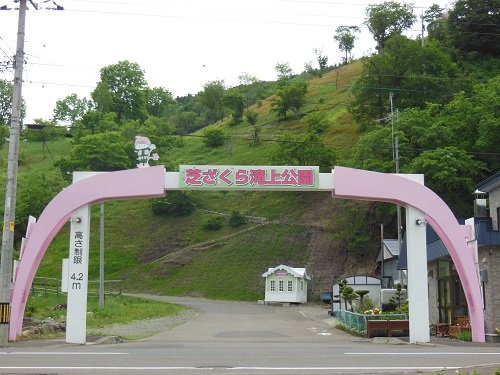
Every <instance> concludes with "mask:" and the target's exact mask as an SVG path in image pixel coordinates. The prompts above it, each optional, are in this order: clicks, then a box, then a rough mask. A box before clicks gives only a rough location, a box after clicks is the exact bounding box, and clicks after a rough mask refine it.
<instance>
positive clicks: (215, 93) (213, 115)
mask: <svg viewBox="0 0 500 375" xmlns="http://www.w3.org/2000/svg"><path fill="white" fill-rule="evenodd" d="M225 90H226V89H225V87H224V81H212V82H208V83H206V84H205V85H204V86H203V91H202V92H201V93H200V94H199V100H200V103H201V104H202V105H203V106H205V107H206V108H207V109H208V120H209V121H210V122H215V121H222V120H223V119H224V103H223V102H222V98H223V97H224V93H225Z"/></svg>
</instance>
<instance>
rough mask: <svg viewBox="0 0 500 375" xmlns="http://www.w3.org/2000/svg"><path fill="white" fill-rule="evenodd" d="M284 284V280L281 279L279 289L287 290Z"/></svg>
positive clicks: (281, 290)
mask: <svg viewBox="0 0 500 375" xmlns="http://www.w3.org/2000/svg"><path fill="white" fill-rule="evenodd" d="M284 284H285V282H284V281H283V280H280V281H279V291H280V292H283V291H284V290H285V287H284Z"/></svg>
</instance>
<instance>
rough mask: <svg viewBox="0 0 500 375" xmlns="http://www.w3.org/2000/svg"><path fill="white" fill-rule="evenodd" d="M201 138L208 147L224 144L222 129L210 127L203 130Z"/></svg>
mask: <svg viewBox="0 0 500 375" xmlns="http://www.w3.org/2000/svg"><path fill="white" fill-rule="evenodd" d="M203 136H204V137H205V139H204V140H203V141H204V142H205V144H206V145H207V146H208V147H214V148H215V147H219V146H222V145H223V144H224V132H223V131H222V129H217V128H210V129H207V130H205V131H204V132H203Z"/></svg>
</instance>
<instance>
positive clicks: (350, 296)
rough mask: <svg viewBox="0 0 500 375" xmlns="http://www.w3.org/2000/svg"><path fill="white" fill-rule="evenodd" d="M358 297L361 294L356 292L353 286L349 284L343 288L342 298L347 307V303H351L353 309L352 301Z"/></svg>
mask: <svg viewBox="0 0 500 375" xmlns="http://www.w3.org/2000/svg"><path fill="white" fill-rule="evenodd" d="M358 298H359V296H358V295H357V294H356V292H355V291H354V289H353V288H352V287H350V286H348V285H347V286H345V287H344V288H343V289H342V299H343V300H344V302H345V304H346V309H347V303H349V306H350V310H351V311H353V308H352V303H353V302H354V301H356V300H357V299H358Z"/></svg>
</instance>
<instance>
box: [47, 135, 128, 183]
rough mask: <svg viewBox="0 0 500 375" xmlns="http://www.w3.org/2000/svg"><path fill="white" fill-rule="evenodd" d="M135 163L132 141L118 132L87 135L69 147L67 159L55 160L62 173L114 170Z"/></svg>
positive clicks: (125, 167) (126, 167)
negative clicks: (123, 137)
mask: <svg viewBox="0 0 500 375" xmlns="http://www.w3.org/2000/svg"><path fill="white" fill-rule="evenodd" d="M134 165H135V161H134V154H133V145H132V141H124V140H122V138H121V136H120V133H118V132H106V133H99V134H94V135H87V136H85V137H82V138H81V139H80V140H79V143H78V144H75V145H74V146H73V148H72V149H71V152H70V155H69V158H68V159H62V160H59V161H57V162H56V166H58V167H59V168H60V169H61V171H62V172H63V174H66V173H71V172H73V171H82V170H83V171H116V170H121V169H128V168H131V167H133V166H134Z"/></svg>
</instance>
